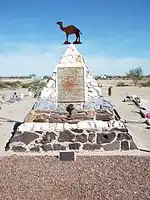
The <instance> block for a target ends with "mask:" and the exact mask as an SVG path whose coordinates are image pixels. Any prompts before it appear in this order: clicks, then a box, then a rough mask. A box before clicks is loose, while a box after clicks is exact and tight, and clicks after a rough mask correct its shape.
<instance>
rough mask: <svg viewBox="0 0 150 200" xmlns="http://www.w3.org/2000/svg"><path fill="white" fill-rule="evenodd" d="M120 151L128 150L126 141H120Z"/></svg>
mask: <svg viewBox="0 0 150 200" xmlns="http://www.w3.org/2000/svg"><path fill="white" fill-rule="evenodd" d="M121 149H122V150H129V143H128V141H122V142H121Z"/></svg>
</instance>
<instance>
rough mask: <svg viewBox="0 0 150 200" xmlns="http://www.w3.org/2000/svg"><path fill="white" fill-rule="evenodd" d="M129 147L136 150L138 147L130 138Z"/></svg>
mask: <svg viewBox="0 0 150 200" xmlns="http://www.w3.org/2000/svg"><path fill="white" fill-rule="evenodd" d="M130 149H131V150H136V149H138V148H137V146H136V144H135V143H134V142H133V141H132V140H131V141H130Z"/></svg>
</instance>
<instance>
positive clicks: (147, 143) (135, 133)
mask: <svg viewBox="0 0 150 200" xmlns="http://www.w3.org/2000/svg"><path fill="white" fill-rule="evenodd" d="M107 88H108V87H106V86H105V87H104V89H103V91H104V94H105V96H107ZM133 94H135V95H137V96H140V97H141V98H142V99H145V100H147V101H148V102H149V105H150V88H140V87H113V88H112V96H111V97H107V98H108V99H109V100H110V101H111V102H112V103H113V104H114V105H115V106H116V109H117V110H118V112H119V114H120V116H121V118H122V119H123V120H131V121H134V120H137V121H144V119H143V118H141V116H140V115H139V113H138V111H139V109H138V108H137V107H136V106H135V105H134V104H133V103H131V102H122V99H123V98H124V97H125V96H126V95H133ZM126 125H127V127H128V128H129V129H130V133H131V134H132V137H133V139H134V140H135V142H136V144H137V145H138V147H139V148H140V149H143V150H148V151H150V129H146V128H147V125H146V124H141V123H128V124H126Z"/></svg>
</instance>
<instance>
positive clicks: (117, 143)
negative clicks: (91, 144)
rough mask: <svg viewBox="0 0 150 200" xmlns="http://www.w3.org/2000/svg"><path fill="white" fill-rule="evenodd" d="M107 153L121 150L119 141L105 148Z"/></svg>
mask: <svg viewBox="0 0 150 200" xmlns="http://www.w3.org/2000/svg"><path fill="white" fill-rule="evenodd" d="M103 148H104V150H105V151H114V150H119V148H120V142H119V141H115V142H113V143H111V144H106V145H104V146H103Z"/></svg>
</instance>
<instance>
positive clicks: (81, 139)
mask: <svg viewBox="0 0 150 200" xmlns="http://www.w3.org/2000/svg"><path fill="white" fill-rule="evenodd" d="M76 141H77V142H81V143H85V142H87V135H86V134H81V135H77V136H76Z"/></svg>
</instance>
